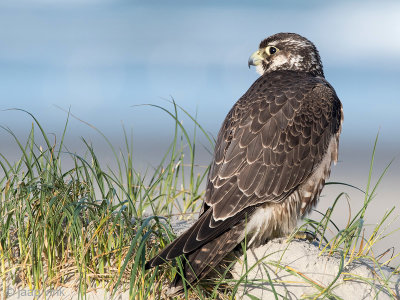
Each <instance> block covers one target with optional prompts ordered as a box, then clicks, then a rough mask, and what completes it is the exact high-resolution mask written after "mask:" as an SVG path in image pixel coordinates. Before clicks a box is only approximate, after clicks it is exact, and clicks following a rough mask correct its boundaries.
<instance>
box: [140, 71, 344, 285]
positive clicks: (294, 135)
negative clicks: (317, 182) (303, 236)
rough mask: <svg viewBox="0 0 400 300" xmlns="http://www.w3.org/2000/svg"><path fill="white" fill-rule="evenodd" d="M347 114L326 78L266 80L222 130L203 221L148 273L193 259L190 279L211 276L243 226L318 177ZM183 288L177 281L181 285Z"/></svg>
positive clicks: (277, 76) (285, 75)
mask: <svg viewBox="0 0 400 300" xmlns="http://www.w3.org/2000/svg"><path fill="white" fill-rule="evenodd" d="M340 114H341V104H340V101H339V99H338V98H337V96H336V94H335V92H334V90H333V88H332V87H331V86H330V85H329V84H328V83H327V82H326V81H325V80H324V79H322V78H316V77H313V76H311V75H307V74H299V73H296V72H289V71H282V72H273V73H271V74H268V75H264V76H262V77H260V78H259V79H258V80H257V81H256V82H255V83H254V84H253V85H252V86H251V88H250V89H249V90H248V91H247V92H246V94H245V95H243V97H242V98H241V99H239V101H238V102H237V103H236V104H235V105H234V107H233V108H232V109H231V111H230V112H229V114H228V116H227V117H226V119H225V121H224V123H223V125H222V128H221V130H220V132H219V135H218V139H217V144H216V147H215V153H214V161H213V163H212V166H211V170H210V173H209V177H208V179H209V180H208V184H207V191H206V196H205V201H204V206H203V209H202V213H201V215H200V217H199V219H198V220H197V222H196V223H195V224H193V226H192V227H191V228H189V229H188V230H187V231H186V232H185V233H183V234H182V235H181V236H180V237H178V238H177V239H176V240H175V241H173V242H172V243H171V244H169V245H168V246H167V247H166V248H165V249H163V251H162V252H161V253H159V254H158V255H157V256H156V257H154V258H153V259H151V260H150V261H149V262H148V263H147V264H146V268H150V267H154V266H156V265H159V264H161V263H163V262H165V261H166V260H171V259H173V258H174V257H177V256H178V255H181V254H185V255H186V258H187V259H188V261H189V264H190V268H188V269H187V271H185V272H186V274H185V275H187V276H188V277H189V278H190V280H189V281H194V278H202V277H204V276H205V275H206V274H207V272H209V270H210V269H212V268H213V267H214V266H215V265H216V264H218V262H219V261H220V260H221V259H222V258H223V257H224V255H225V254H227V253H228V252H229V251H231V250H232V247H234V246H232V245H234V244H235V243H240V240H239V239H240V238H239V236H240V234H239V233H241V227H240V224H239V223H243V222H241V221H243V220H245V219H246V218H247V217H249V216H250V215H251V214H252V213H253V211H254V210H255V208H256V206H257V205H258V204H260V203H264V202H268V201H274V202H278V201H282V200H283V199H285V197H286V196H287V195H289V194H290V193H291V192H292V191H293V190H295V189H296V188H297V187H298V186H299V185H300V184H301V183H302V182H304V181H305V180H306V179H307V178H308V177H309V176H310V175H311V174H312V172H313V170H314V168H315V167H316V166H318V164H319V163H320V162H321V160H322V157H323V156H324V154H325V152H326V150H327V147H328V144H329V141H330V139H331V137H332V136H333V135H334V134H335V133H336V132H337V131H338V130H339V128H340V119H341V116H340ZM235 239H237V240H236V241H235ZM228 241H229V242H228ZM225 243H227V245H229V247H227V248H225V247H223V245H224V244H225ZM221 251H222V252H221ZM189 270H193V272H191V271H189ZM178 282H180V283H178ZM181 284H182V282H181V281H179V278H177V280H175V283H174V284H173V286H175V287H177V288H178V289H180V288H181Z"/></svg>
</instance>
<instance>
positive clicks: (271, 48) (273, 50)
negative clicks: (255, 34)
mask: <svg viewBox="0 0 400 300" xmlns="http://www.w3.org/2000/svg"><path fill="white" fill-rule="evenodd" d="M278 51H279V50H278V48H276V47H274V46H268V47H267V48H265V52H266V53H267V54H268V55H272V54H275V53H276V52H278Z"/></svg>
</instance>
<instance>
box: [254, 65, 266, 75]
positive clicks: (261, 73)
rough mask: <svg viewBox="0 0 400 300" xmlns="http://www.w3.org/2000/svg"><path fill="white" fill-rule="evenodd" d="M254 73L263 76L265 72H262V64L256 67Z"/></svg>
mask: <svg viewBox="0 0 400 300" xmlns="http://www.w3.org/2000/svg"><path fill="white" fill-rule="evenodd" d="M256 72H257V73H258V74H260V75H263V74H264V72H265V70H264V68H263V66H262V64H259V65H258V66H256Z"/></svg>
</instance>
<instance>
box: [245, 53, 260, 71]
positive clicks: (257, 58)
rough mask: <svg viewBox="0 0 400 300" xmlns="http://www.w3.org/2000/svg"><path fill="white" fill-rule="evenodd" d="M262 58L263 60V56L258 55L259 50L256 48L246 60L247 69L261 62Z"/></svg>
mask: <svg viewBox="0 0 400 300" xmlns="http://www.w3.org/2000/svg"><path fill="white" fill-rule="evenodd" d="M262 60H263V57H262V56H261V55H260V50H257V51H256V52H254V53H253V54H252V55H251V56H250V57H249V61H248V66H249V69H250V66H258V65H259V64H261V62H262Z"/></svg>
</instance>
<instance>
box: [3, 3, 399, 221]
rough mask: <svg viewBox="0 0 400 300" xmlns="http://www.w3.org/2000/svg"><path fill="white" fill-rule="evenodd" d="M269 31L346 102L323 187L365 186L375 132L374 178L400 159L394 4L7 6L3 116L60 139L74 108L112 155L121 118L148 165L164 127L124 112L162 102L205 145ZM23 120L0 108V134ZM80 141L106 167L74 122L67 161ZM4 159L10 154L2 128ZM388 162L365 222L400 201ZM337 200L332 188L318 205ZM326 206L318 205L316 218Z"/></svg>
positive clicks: (157, 119)
mask: <svg viewBox="0 0 400 300" xmlns="http://www.w3.org/2000/svg"><path fill="white" fill-rule="evenodd" d="M277 32H296V33H299V34H301V35H304V36H305V37H307V38H309V39H310V40H311V41H313V42H314V43H315V44H316V46H317V47H318V49H319V51H320V54H321V57H322V61H323V63H324V67H325V75H326V78H327V79H328V80H329V81H330V83H331V84H332V85H333V86H334V88H335V89H336V91H337V94H338V95H339V97H340V99H341V100H342V102H343V106H344V116H345V122H344V126H343V133H342V139H341V152H340V162H339V165H338V166H337V167H335V168H334V171H333V175H332V180H333V181H344V182H347V183H350V184H355V185H357V186H360V187H362V188H363V187H365V184H366V181H367V176H368V168H369V160H370V155H371V150H372V147H373V142H374V139H375V136H376V134H377V132H378V130H380V137H379V144H378V150H377V157H376V166H377V168H376V170H377V171H376V172H375V173H374V175H375V179H377V175H379V173H380V172H381V171H382V169H383V168H384V167H385V166H386V165H387V163H388V162H389V161H390V160H391V159H392V158H395V157H397V160H398V158H399V153H400V133H399V129H400V2H398V1H379V2H378V1H335V2H333V1H329V2H328V1H317V0H312V1H307V2H303V1H301V2H300V1H279V2H278V1H274V2H272V1H271V2H270V1H261V0H260V1H238V0H237V1H211V0H209V1H202V2H201V3H200V1H196V2H195V1H174V2H170V1H168V2H167V1H157V2H156V1H142V2H139V1H111V0H110V1H107V0H103V1H101V0H97V1H95V0H58V1H52V0H24V1H22V0H21V1H16V0H3V1H1V2H0V99H1V101H0V103H1V106H0V109H1V110H5V109H8V108H12V107H18V108H23V109H26V110H28V111H29V112H31V113H33V114H34V115H35V116H36V117H37V118H38V119H39V121H40V122H41V123H42V125H43V126H44V127H45V129H46V131H47V132H54V133H57V134H60V133H61V132H62V129H63V126H64V123H65V119H66V113H65V112H64V111H63V110H62V109H64V110H68V109H69V108H71V112H72V113H73V114H75V115H76V116H77V117H79V118H81V119H82V120H84V121H86V122H89V123H91V124H93V125H94V126H96V127H97V128H99V129H100V130H101V131H103V132H104V133H105V135H106V136H108V137H109V138H110V139H111V141H112V142H113V143H114V144H115V145H116V146H117V147H118V146H119V145H121V146H122V145H123V143H124V141H123V137H122V136H123V135H122V129H121V122H122V123H123V124H124V125H125V127H126V128H128V129H130V128H133V132H134V146H135V150H136V152H135V153H136V154H135V159H136V161H138V162H140V163H144V164H146V163H152V162H157V161H159V157H160V155H161V154H162V153H163V151H164V149H165V147H166V145H167V143H168V141H169V138H170V136H171V135H172V134H173V123H172V121H171V120H170V119H169V118H168V117H167V116H166V115H165V114H163V113H162V112H160V111H158V110H156V109H152V108H146V107H132V106H133V105H137V104H142V103H153V104H157V105H164V106H165V105H168V104H167V102H166V101H165V100H164V99H171V97H173V98H174V99H175V101H176V102H177V103H178V104H179V105H181V106H183V107H184V108H185V109H187V110H188V111H189V112H191V113H193V114H196V113H197V116H198V120H199V122H200V124H202V125H203V126H204V128H205V129H206V130H207V131H209V132H210V133H212V134H213V135H214V136H215V135H216V134H217V132H218V129H219V126H220V124H221V123H222V121H223V119H224V117H225V115H226V113H227V112H228V111H229V109H230V108H231V106H232V105H233V104H234V102H235V101H236V100H237V99H238V98H239V97H240V96H241V95H242V94H243V93H244V92H245V91H246V90H247V89H248V87H249V86H250V85H251V84H252V82H253V81H254V80H255V79H256V78H257V76H258V75H257V74H256V72H255V70H254V69H251V70H249V69H248V68H247V59H248V57H249V55H250V54H251V53H252V52H253V51H255V50H256V49H257V48H258V44H259V42H260V41H261V40H262V39H264V38H265V37H267V36H269V35H271V34H274V33H277ZM60 108H62V109H60ZM31 123H32V120H31V119H30V118H29V117H28V116H27V115H25V114H23V113H21V112H16V111H1V112H0V124H1V125H3V126H8V127H10V128H11V129H12V130H13V131H14V132H16V134H17V135H18V136H22V137H23V136H26V135H27V134H28V132H29V129H30V126H31ZM80 136H84V137H86V138H89V139H92V141H93V142H94V143H95V144H96V143H98V145H99V146H98V147H99V150H98V151H100V152H102V151H103V149H104V153H103V154H102V155H104V160H105V161H107V160H108V159H109V158H108V155H109V153H108V152H107V150H105V148H106V147H105V144H104V143H103V142H101V138H100V137H99V135H97V134H96V133H95V132H94V131H93V129H91V128H90V127H88V126H86V125H84V124H83V123H81V122H79V121H77V120H71V123H70V126H69V131H68V135H67V142H68V143H69V146H70V147H71V149H73V150H74V151H75V150H76V151H79V149H80V147H81V148H83V147H82V143H81V142H80V141H79V137H80ZM103 146H104V147H103ZM0 152H1V153H5V154H7V155H9V157H13V155H16V153H17V151H16V145H15V143H13V142H12V139H11V138H10V136H9V134H7V133H6V132H5V131H2V132H0ZM210 159H211V157H210V156H209V155H208V154H207V153H206V152H205V151H204V153H203V154H202V155H201V156H200V157H199V160H202V161H203V163H205V164H208V163H209V161H210ZM397 160H395V162H394V163H393V165H392V166H391V168H390V170H389V172H388V174H387V176H386V177H385V179H384V180H383V184H382V186H381V187H380V189H378V195H377V200H376V201H375V204H374V205H375V206H374V207H375V209H373V210H372V211H373V215H372V216H371V219H370V220H371V223H373V222H374V221H375V219H374V218H375V215H376V217H377V218H378V219H379V218H380V217H381V216H382V215H383V212H384V211H385V210H386V209H388V208H390V207H392V206H393V205H396V204H397V203H398V202H399V200H400V199H399V195H398V193H397V186H398V185H399V184H400V171H399V170H400V164H399V163H398V162H397ZM341 190H343V188H342V187H339V188H337V190H335V188H333V187H329V188H327V189H326V193H325V194H326V195H327V196H326V197H327V198H329V199H332V197H333V196H330V195H334V194H335V193H336V194H337V192H338V191H341ZM349 193H353V191H351V190H349ZM352 201H353V202H352V206H353V207H355V208H356V207H357V205H359V204H361V203H362V201H363V196H362V195H360V194H357V193H356V194H354V196H353V197H352ZM330 203H331V200H328V201H321V204H320V207H319V208H320V209H321V210H323V209H324V208H325V207H327V206H328V205H329V204H330ZM345 207H347V204H346V205H345ZM346 210H347V208H346ZM374 214H375V215H374Z"/></svg>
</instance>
